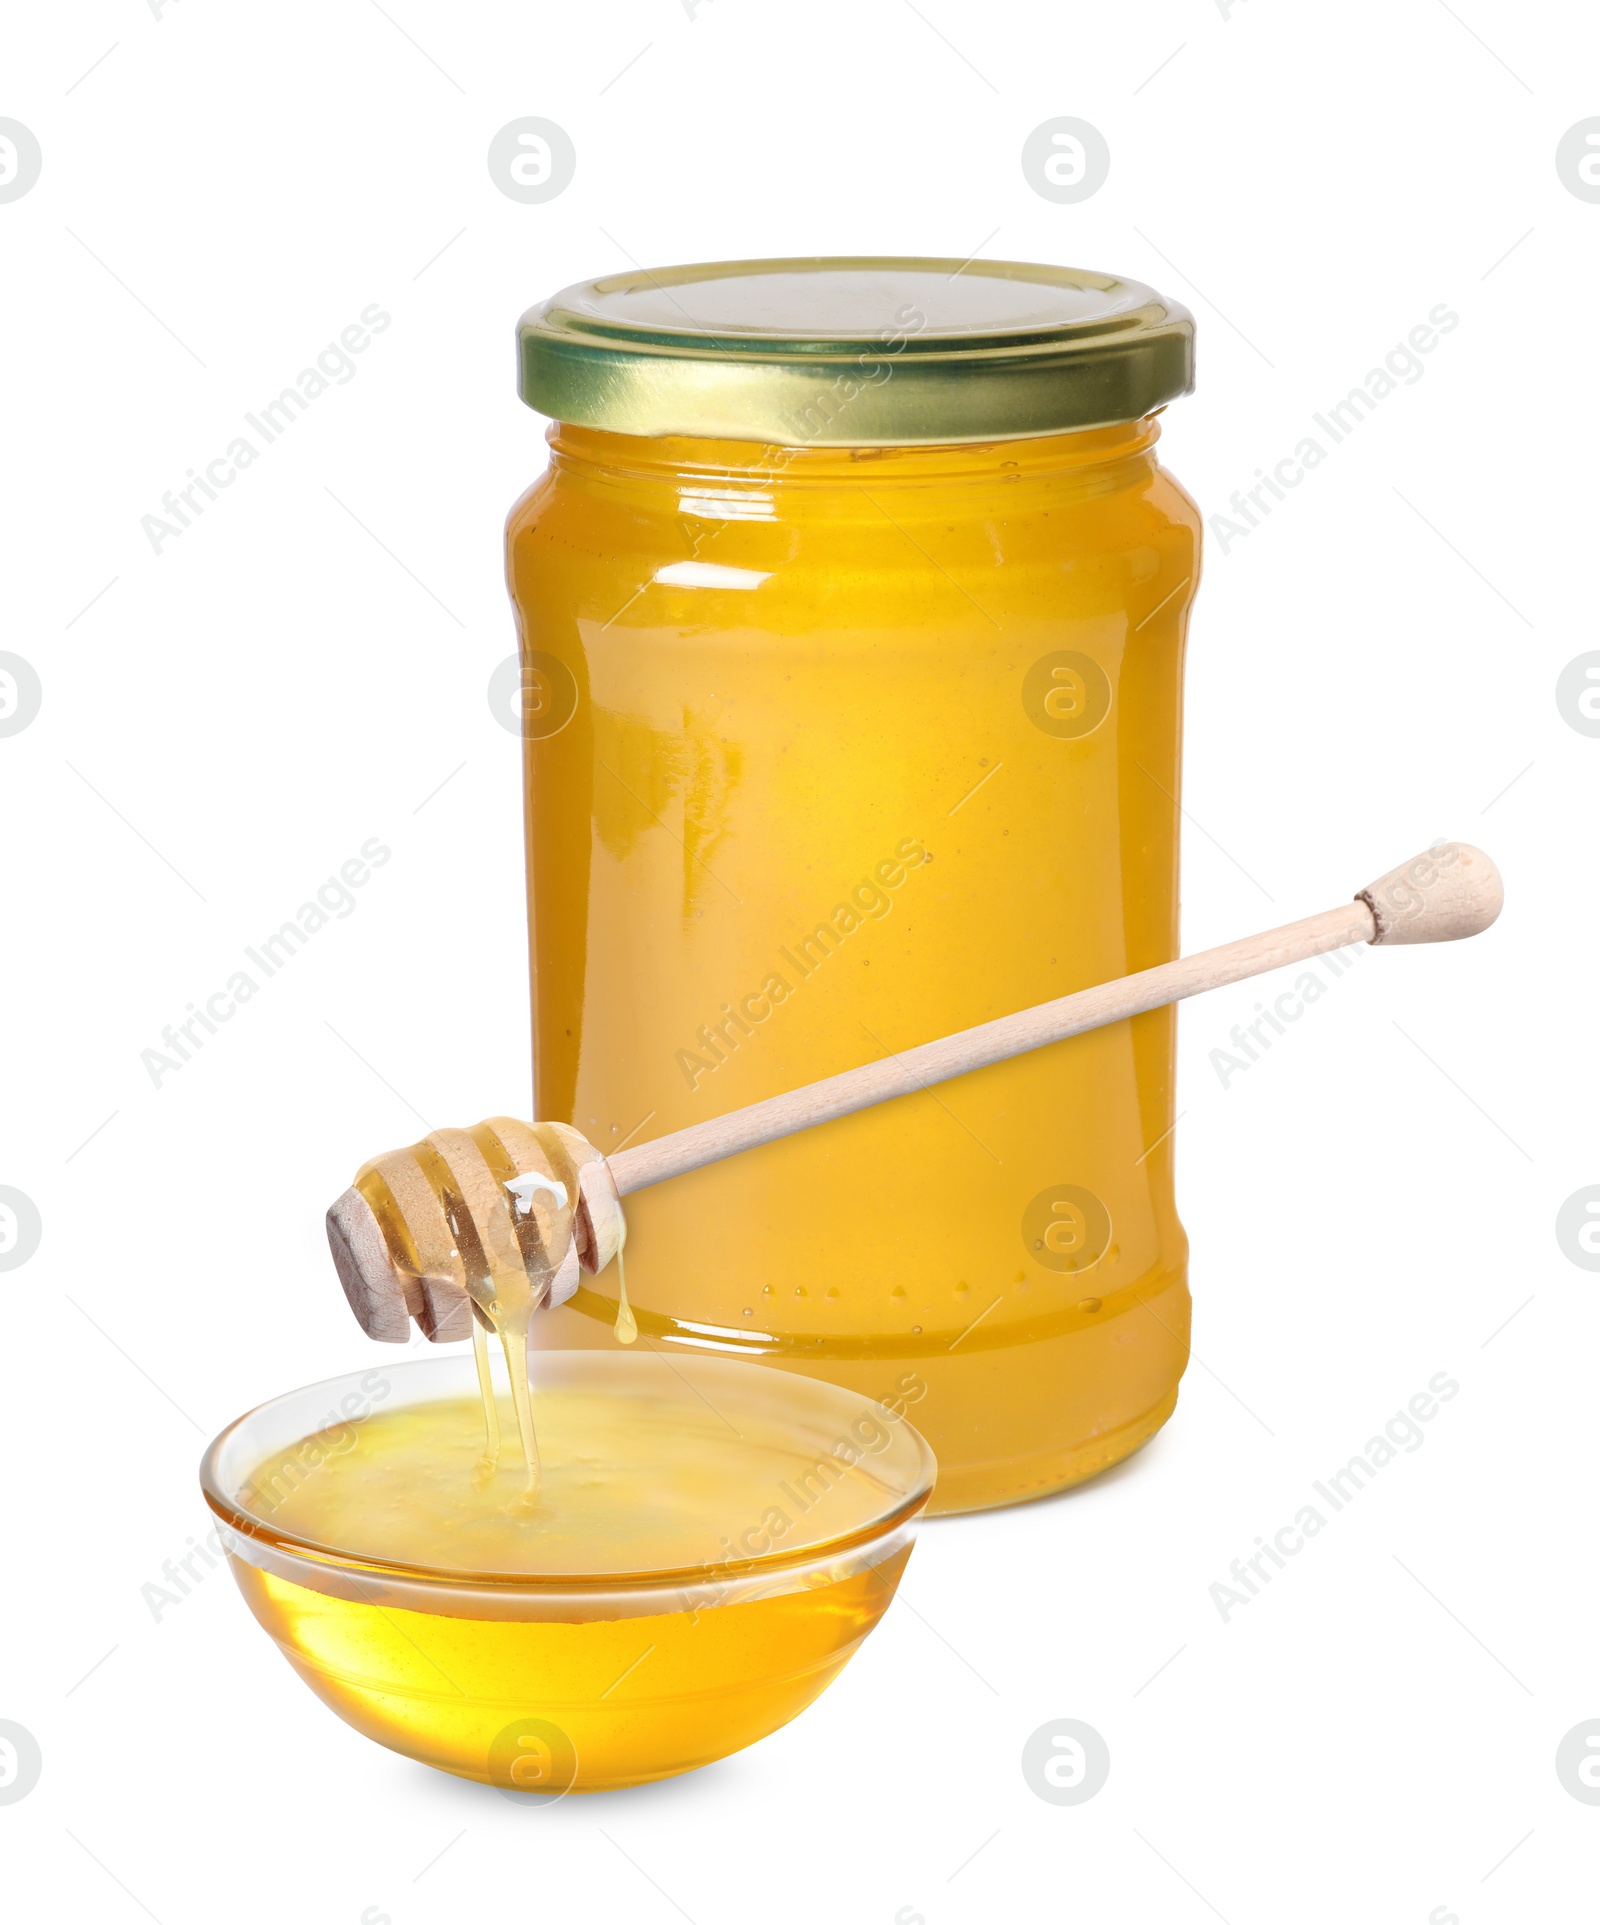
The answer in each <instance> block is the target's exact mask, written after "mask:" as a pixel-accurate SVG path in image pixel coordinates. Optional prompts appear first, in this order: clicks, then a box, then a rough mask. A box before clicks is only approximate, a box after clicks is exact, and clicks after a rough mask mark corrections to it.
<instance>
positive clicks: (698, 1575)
mask: <svg viewBox="0 0 1600 1925" xmlns="http://www.w3.org/2000/svg"><path fill="white" fill-rule="evenodd" d="M537 1355H539V1356H543V1357H551V1356H563V1357H588V1358H595V1357H602V1356H609V1355H610V1353H608V1352H605V1351H591V1350H547V1351H541V1352H538V1353H537ZM468 1361H469V1360H468V1359H466V1358H464V1357H456V1356H454V1355H451V1356H441V1357H407V1358H402V1359H396V1360H395V1362H394V1363H393V1364H392V1365H387V1366H386V1368H387V1369H390V1370H393V1371H395V1372H400V1371H404V1372H407V1373H410V1372H412V1371H437V1370H438V1369H439V1368H440V1366H442V1365H461V1364H465V1363H467V1362H468ZM685 1361H692V1362H694V1363H697V1364H710V1365H712V1366H714V1367H718V1368H720V1367H724V1366H731V1367H732V1368H734V1369H736V1370H740V1371H760V1372H762V1374H764V1375H765V1374H768V1373H769V1372H770V1370H771V1368H772V1367H771V1366H764V1365H762V1364H758V1363H755V1362H753V1361H750V1360H747V1359H745V1358H742V1357H698V1356H697V1357H694V1358H692V1359H685ZM366 1374H368V1373H367V1372H363V1371H344V1372H342V1373H341V1374H340V1375H339V1376H337V1377H325V1378H322V1379H320V1380H319V1381H318V1382H316V1383H311V1384H303V1385H301V1386H299V1387H298V1388H297V1389H294V1390H285V1391H280V1392H279V1393H278V1394H277V1395H276V1396H274V1397H267V1398H263V1400H262V1401H261V1402H260V1403H259V1404H255V1405H253V1406H252V1407H251V1408H250V1409H249V1410H246V1411H244V1412H242V1413H241V1414H240V1415H239V1416H237V1417H235V1418H234V1419H233V1421H232V1422H231V1423H229V1424H226V1425H224V1426H223V1428H222V1429H221V1430H220V1431H218V1433H217V1434H216V1436H215V1437H213V1438H212V1440H211V1442H210V1443H209V1444H208V1445H207V1446H206V1449H205V1452H204V1454H203V1456H202V1457H201V1459H200V1491H201V1495H202V1496H203V1497H204V1499H205V1501H206V1504H207V1506H208V1507H209V1509H210V1510H211V1511H212V1512H213V1513H214V1515H215V1516H216V1517H217V1518H218V1520H219V1521H220V1522H221V1523H222V1524H223V1525H224V1526H225V1527H226V1528H227V1530H229V1531H231V1532H233V1533H235V1534H236V1535H237V1536H239V1537H242V1538H245V1539H248V1540H250V1541H251V1542H253V1543H258V1544H262V1545H264V1546H265V1547H266V1548H267V1549H268V1550H270V1551H276V1552H278V1553H279V1554H281V1555H287V1556H290V1557H298V1558H302V1559H304V1560H306V1561H307V1562H309V1563H312V1564H316V1565H320V1566H322V1567H324V1568H325V1569H328V1570H331V1571H349V1572H352V1573H359V1574H360V1575H361V1576H363V1577H376V1578H382V1577H386V1576H389V1577H395V1578H401V1579H405V1580H407V1581H408V1582H410V1583H413V1584H421V1585H427V1584H435V1585H439V1586H441V1587H445V1588H450V1587H461V1586H474V1587H476V1586H484V1587H488V1588H490V1589H500V1590H505V1591H511V1592H515V1591H532V1592H538V1593H541V1594H542V1593H545V1592H551V1593H557V1592H567V1593H583V1592H595V1593H603V1592H619V1591H624V1592H626V1591H651V1590H661V1589H664V1588H676V1587H684V1588H693V1587H701V1588H703V1587H705V1586H706V1585H708V1584H713V1585H714V1584H718V1583H725V1582H730V1583H731V1582H738V1581H741V1580H747V1579H749V1578H752V1577H757V1576H763V1575H765V1574H767V1573H769V1572H770V1573H778V1572H783V1571H789V1570H792V1569H793V1568H794V1567H796V1566H802V1565H808V1564H816V1563H822V1562H826V1561H827V1560H829V1559H833V1558H838V1557H842V1556H847V1555H849V1554H850V1553H852V1552H854V1551H859V1550H860V1549H861V1548H862V1547H864V1546H867V1545H870V1544H872V1543H874V1542H876V1541H877V1540H879V1539H891V1540H896V1541H898V1539H899V1537H900V1534H901V1533H902V1532H904V1531H905V1530H906V1529H907V1527H908V1526H910V1525H911V1524H912V1523H913V1522H914V1521H915V1520H916V1518H917V1517H918V1516H919V1515H920V1513H921V1512H922V1511H923V1510H925V1509H926V1507H927V1504H928V1500H929V1498H930V1497H931V1496H932V1495H933V1486H934V1481H935V1479H936V1477H937V1475H938V1463H937V1460H936V1459H935V1457H934V1454H933V1449H932V1446H931V1445H930V1444H929V1443H928V1440H927V1439H926V1438H925V1437H924V1436H923V1435H922V1433H921V1431H919V1430H918V1429H917V1428H916V1426H915V1425H914V1424H913V1423H911V1421H910V1420H909V1419H908V1418H906V1417H899V1418H896V1419H894V1422H895V1425H896V1428H897V1429H903V1430H904V1431H905V1432H906V1433H907V1434H908V1436H909V1437H910V1438H911V1439H912V1440H913V1442H914V1444H915V1446H916V1448H917V1452H918V1456H919V1460H920V1462H919V1474H918V1476H917V1477H916V1479H915V1481H914V1487H913V1488H912V1489H911V1490H910V1491H909V1492H908V1494H907V1495H906V1496H905V1497H903V1498H901V1499H900V1500H898V1501H897V1502H896V1503H895V1504H894V1505H893V1506H892V1507H891V1508H889V1509H886V1510H883V1511H880V1512H879V1513H877V1515H876V1516H874V1517H873V1518H871V1519H869V1520H868V1521H867V1522H865V1523H863V1524H858V1525H856V1526H855V1527H854V1528H853V1529H851V1530H848V1531H841V1532H838V1533H836V1534H835V1535H834V1536H832V1537H827V1538H820V1539H815V1540H812V1541H809V1542H807V1543H805V1544H800V1545H796V1546H795V1547H794V1548H793V1549H792V1550H787V1551H780V1550H773V1551H763V1552H759V1553H755V1554H752V1555H748V1556H744V1557H738V1556H731V1557H729V1558H727V1559H725V1560H722V1561H719V1562H715V1563H712V1562H701V1563H698V1564H686V1565H665V1566H662V1567H660V1568H658V1569H654V1570H640V1571H583V1572H528V1571H475V1570H468V1569H466V1568H464V1567H462V1566H457V1565H441V1564H414V1563H410V1562H408V1561H406V1560H404V1559H401V1558H380V1557H373V1556H371V1555H366V1554H362V1553H358V1552H353V1551H348V1550H343V1549H341V1548H340V1547H339V1546H338V1545H334V1544H325V1543H322V1542H321V1541H319V1540H318V1539H316V1538H312V1537H303V1536H301V1535H300V1534H299V1533H297V1532H294V1531H288V1530H284V1529H283V1528H282V1527H281V1526H279V1525H275V1524H272V1523H269V1522H268V1521H267V1520H266V1519H265V1518H262V1517H257V1516H255V1515H254V1514H253V1513H252V1512H250V1511H248V1510H246V1509H244V1508H243V1507H242V1506H241V1505H240V1504H239V1503H238V1502H237V1500H236V1499H235V1498H233V1497H230V1496H229V1495H228V1494H227V1492H226V1491H225V1490H224V1489H223V1487H222V1480H221V1478H220V1477H219V1476H218V1473H217V1466H218V1462H219V1460H220V1458H221V1455H222V1452H223V1451H224V1450H225V1449H226V1448H227V1446H228V1444H229V1443H230V1442H231V1441H232V1439H233V1438H234V1437H235V1435H236V1434H237V1433H238V1432H239V1431H240V1430H241V1429H243V1427H244V1426H245V1425H246V1424H248V1423H249V1422H250V1421H251V1420H252V1418H255V1417H258V1416H260V1415H261V1413H262V1412H264V1411H266V1410H270V1409H271V1407H272V1406H273V1405H274V1404H279V1403H282V1402H284V1401H285V1400H286V1399H288V1398H291V1397H302V1396H306V1395H308V1394H309V1393H311V1392H317V1391H324V1390H327V1391H331V1390H335V1389H343V1388H345V1387H346V1386H347V1385H349V1384H351V1383H352V1382H359V1380H360V1378H361V1377H363V1376H364V1375H366ZM782 1374H783V1375H784V1376H786V1377H796V1378H799V1379H800V1380H801V1381H805V1382H812V1383H822V1384H825V1385H826V1386H827V1388H828V1389H829V1390H832V1391H834V1392H836V1393H838V1394H839V1395H841V1396H845V1397H850V1398H853V1399H855V1400H856V1401H857V1402H859V1403H860V1404H861V1405H862V1406H863V1408H864V1409H866V1410H870V1411H872V1412H874V1413H876V1414H878V1415H879V1417H880V1419H881V1417H882V1414H883V1406H882V1405H881V1404H879V1403H875V1402H874V1401H873V1400H872V1399H871V1398H869V1397H866V1396H865V1395H863V1394H862V1393H861V1392H860V1391H856V1390H850V1389H848V1388H847V1387H846V1386H845V1385H843V1384H835V1383H831V1382H829V1380H828V1379H826V1378H813V1377H809V1376H805V1377H802V1376H801V1373H799V1372H791V1371H784V1372H783V1373H782ZM417 1401H419V1402H426V1401H429V1400H428V1399H418V1400H417ZM352 1421H356V1420H352ZM307 1435H308V1436H315V1435H316V1432H314V1431H313V1432H308V1433H307ZM224 1548H228V1547H227V1542H226V1539H224ZM236 1554H239V1553H236Z"/></svg>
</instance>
